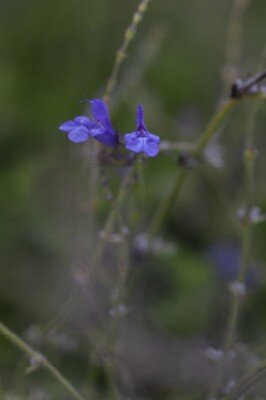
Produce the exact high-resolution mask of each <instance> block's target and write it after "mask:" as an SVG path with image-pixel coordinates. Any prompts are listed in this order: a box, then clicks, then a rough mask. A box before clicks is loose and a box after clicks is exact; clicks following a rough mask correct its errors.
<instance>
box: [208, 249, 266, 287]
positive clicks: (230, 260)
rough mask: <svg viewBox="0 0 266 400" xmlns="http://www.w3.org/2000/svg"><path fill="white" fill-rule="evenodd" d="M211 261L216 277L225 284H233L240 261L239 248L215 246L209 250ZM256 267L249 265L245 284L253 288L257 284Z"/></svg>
mask: <svg viewBox="0 0 266 400" xmlns="http://www.w3.org/2000/svg"><path fill="white" fill-rule="evenodd" d="M210 256H211V260H212V261H213V262H214V266H215V270H216V274H217V277H218V278H219V279H220V280H223V281H227V282H235V281H236V279H237V275H238V270H239V264H240V261H241V251H240V248H239V247H237V246H235V245H233V244H215V245H213V246H212V247H211V248H210ZM258 281H259V277H258V265H256V264H253V265H249V269H248V271H247V274H246V279H245V284H246V285H247V287H248V288H249V289H250V288H255V287H256V286H257V284H258Z"/></svg>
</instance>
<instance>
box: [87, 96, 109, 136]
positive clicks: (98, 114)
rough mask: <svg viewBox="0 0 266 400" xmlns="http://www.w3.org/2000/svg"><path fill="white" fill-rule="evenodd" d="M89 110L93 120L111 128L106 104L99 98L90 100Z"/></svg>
mask: <svg viewBox="0 0 266 400" xmlns="http://www.w3.org/2000/svg"><path fill="white" fill-rule="evenodd" d="M91 110H92V114H93V117H94V119H95V121H96V122H97V123H99V124H101V125H102V126H103V127H105V128H108V129H110V130H113V127H112V123H111V120H110V117H109V111H108V107H107V105H106V104H105V103H104V102H103V101H102V100H100V99H94V100H91Z"/></svg>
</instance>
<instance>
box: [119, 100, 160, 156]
mask: <svg viewBox="0 0 266 400" xmlns="http://www.w3.org/2000/svg"><path fill="white" fill-rule="evenodd" d="M136 122H137V130H136V131H135V132H131V133H127V134H126V135H125V145H126V148H127V149H128V150H131V151H134V152H135V153H145V154H146V155H147V156H148V157H155V156H157V154H158V153H159V143H160V138H159V136H157V135H154V134H153V133H150V132H148V130H147V128H146V125H145V122H144V114H143V108H142V107H141V105H138V107H137V121H136Z"/></svg>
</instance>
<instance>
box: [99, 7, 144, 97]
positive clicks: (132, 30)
mask: <svg viewBox="0 0 266 400" xmlns="http://www.w3.org/2000/svg"><path fill="white" fill-rule="evenodd" d="M150 1H151V0H141V2H140V3H139V5H138V8H137V11H136V12H135V13H134V14H133V17H132V21H131V24H130V25H129V26H128V28H127V29H126V31H125V34H124V41H123V43H122V45H121V47H120V48H119V49H118V51H117V53H116V58H115V63H114V66H113V69H112V71H111V74H110V77H109V79H108V82H107V85H106V89H105V93H104V96H103V101H105V102H106V103H108V101H109V99H110V96H111V94H112V93H113V91H114V88H115V85H116V83H117V77H118V74H119V71H120V68H121V64H122V63H123V61H124V60H125V58H126V57H127V49H128V47H129V45H130V43H131V42H132V40H133V39H134V37H135V35H136V30H137V27H138V25H139V23H140V22H141V21H142V19H143V16H144V14H145V12H146V11H147V8H148V5H149V3H150Z"/></svg>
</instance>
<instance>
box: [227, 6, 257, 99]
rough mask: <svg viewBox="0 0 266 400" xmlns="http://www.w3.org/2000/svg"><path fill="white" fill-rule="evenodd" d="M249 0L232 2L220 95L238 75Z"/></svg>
mask: <svg viewBox="0 0 266 400" xmlns="http://www.w3.org/2000/svg"><path fill="white" fill-rule="evenodd" d="M250 2H251V0H234V3H233V7H232V11H231V15H230V18H229V23H228V30H227V40H226V50H225V62H224V65H223V66H222V82H223V93H222V96H225V95H226V92H227V90H228V87H230V85H231V84H232V83H233V82H234V81H235V79H236V78H237V75H238V67H239V61H240V56H241V41H242V36H243V23H244V18H245V14H246V10H247V8H248V6H249V4H250Z"/></svg>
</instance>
